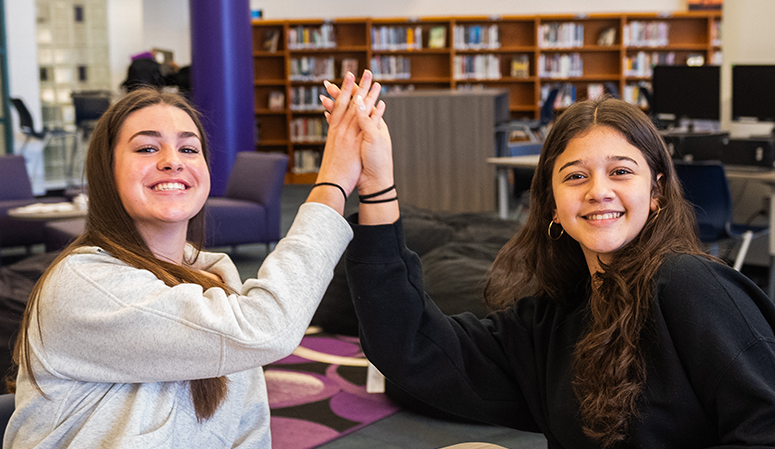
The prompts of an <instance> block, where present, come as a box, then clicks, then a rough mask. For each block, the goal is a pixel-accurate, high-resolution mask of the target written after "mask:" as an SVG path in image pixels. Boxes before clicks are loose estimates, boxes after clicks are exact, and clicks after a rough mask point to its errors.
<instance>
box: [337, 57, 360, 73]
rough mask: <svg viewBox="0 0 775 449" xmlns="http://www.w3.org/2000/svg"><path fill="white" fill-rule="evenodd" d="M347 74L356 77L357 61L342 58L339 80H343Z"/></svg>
mask: <svg viewBox="0 0 775 449" xmlns="http://www.w3.org/2000/svg"><path fill="white" fill-rule="evenodd" d="M347 72H350V73H352V74H353V75H356V74H357V73H358V60H357V59H355V58H344V59H342V75H341V78H344V76H345V75H347Z"/></svg>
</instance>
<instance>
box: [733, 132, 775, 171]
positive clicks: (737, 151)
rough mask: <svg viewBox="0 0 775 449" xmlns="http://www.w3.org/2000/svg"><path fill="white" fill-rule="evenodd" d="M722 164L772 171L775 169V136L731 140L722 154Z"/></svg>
mask: <svg viewBox="0 0 775 449" xmlns="http://www.w3.org/2000/svg"><path fill="white" fill-rule="evenodd" d="M721 162H723V163H724V164H727V165H742V166H751V167H762V168H770V169H771V168H773V167H775V136H773V137H748V138H734V139H729V143H728V144H727V146H726V147H725V148H724V151H723V153H722V154H721Z"/></svg>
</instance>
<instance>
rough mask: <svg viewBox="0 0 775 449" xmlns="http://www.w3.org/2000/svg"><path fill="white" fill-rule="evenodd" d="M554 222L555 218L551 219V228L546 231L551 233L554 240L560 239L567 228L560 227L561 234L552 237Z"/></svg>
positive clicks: (550, 235) (550, 236)
mask: <svg viewBox="0 0 775 449" xmlns="http://www.w3.org/2000/svg"><path fill="white" fill-rule="evenodd" d="M553 224H554V220H549V229H548V230H547V231H546V233H547V234H548V235H549V238H550V239H552V240H560V237H562V235H563V234H565V229H562V228H560V234H559V235H557V237H552V225H553Z"/></svg>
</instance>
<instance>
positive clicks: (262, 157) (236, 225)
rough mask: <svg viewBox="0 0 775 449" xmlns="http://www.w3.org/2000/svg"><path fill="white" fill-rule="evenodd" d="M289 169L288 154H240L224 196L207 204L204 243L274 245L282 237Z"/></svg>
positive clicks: (208, 201) (208, 245)
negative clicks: (281, 201)
mask: <svg viewBox="0 0 775 449" xmlns="http://www.w3.org/2000/svg"><path fill="white" fill-rule="evenodd" d="M287 169H288V156H287V155H285V154H281V153H260V152H253V151H243V152H239V153H237V157H236V159H235V161H234V168H233V169H232V172H231V174H230V175H229V180H228V182H227V184H226V192H225V194H224V196H222V197H210V198H208V200H207V202H206V203H205V212H206V216H207V222H206V228H205V229H206V234H205V246H206V247H208V248H211V247H220V246H236V245H241V244H246V243H265V244H267V245H271V244H272V243H275V242H277V241H278V240H280V233H281V230H280V212H281V210H280V197H281V194H282V188H283V182H284V181H285V173H286V171H287Z"/></svg>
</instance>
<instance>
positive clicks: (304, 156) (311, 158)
mask: <svg viewBox="0 0 775 449" xmlns="http://www.w3.org/2000/svg"><path fill="white" fill-rule="evenodd" d="M322 157H323V152H322V151H319V150H312V149H300V150H293V172H294V173H296V174H299V173H317V172H318V171H320V160H321V159H322Z"/></svg>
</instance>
